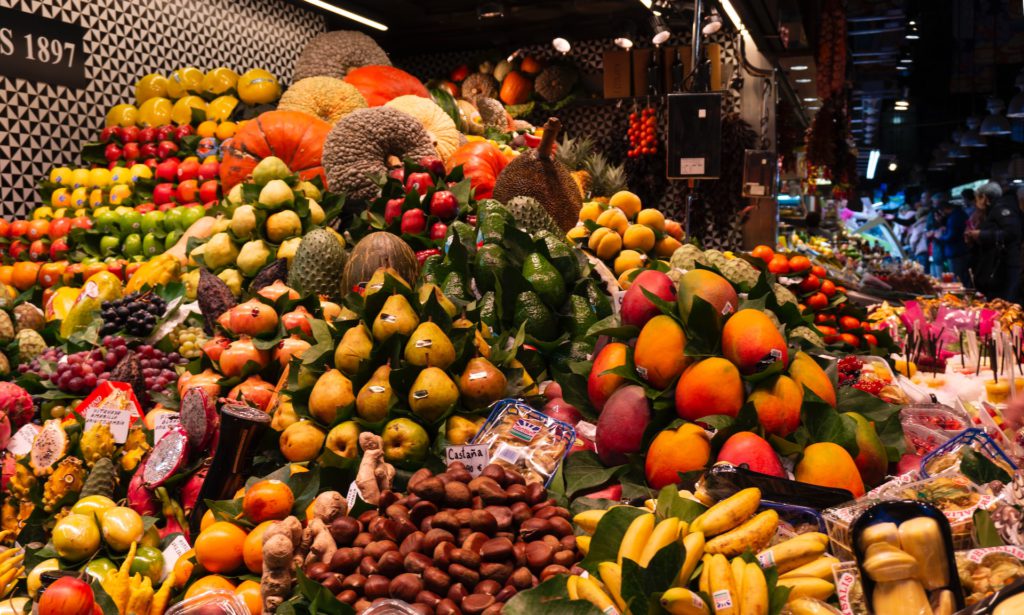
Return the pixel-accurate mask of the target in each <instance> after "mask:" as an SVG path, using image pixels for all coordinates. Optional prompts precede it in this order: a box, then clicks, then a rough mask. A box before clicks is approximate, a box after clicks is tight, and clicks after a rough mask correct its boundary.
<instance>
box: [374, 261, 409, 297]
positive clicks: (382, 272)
mask: <svg viewBox="0 0 1024 615" xmlns="http://www.w3.org/2000/svg"><path fill="white" fill-rule="evenodd" d="M389 275H390V276H391V277H393V278H395V279H396V280H398V281H399V283H401V284H402V286H404V287H406V288H409V289H410V290H411V287H410V286H409V283H408V282H406V281H405V278H403V277H402V274H400V273H398V270H397V269H395V268H394V267H380V268H379V269H377V271H374V272H373V275H372V276H370V279H369V281H367V282H366V288H365V289H364V290H363V297H364V298H365V297H369V296H370V295H372V294H374V293H376V292H379V291H380V289H381V287H383V286H384V280H386V279H387V276H389Z"/></svg>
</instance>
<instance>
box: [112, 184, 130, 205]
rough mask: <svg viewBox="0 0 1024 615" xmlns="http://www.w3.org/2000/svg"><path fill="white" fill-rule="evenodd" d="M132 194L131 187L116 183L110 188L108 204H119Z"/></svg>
mask: <svg viewBox="0 0 1024 615" xmlns="http://www.w3.org/2000/svg"><path fill="white" fill-rule="evenodd" d="M131 195H132V189H131V188H130V187H129V186H127V185H125V184H118V185H116V186H113V187H112V188H111V189H110V204H111V205H120V204H121V203H123V202H124V201H125V199H128V198H129V197H131Z"/></svg>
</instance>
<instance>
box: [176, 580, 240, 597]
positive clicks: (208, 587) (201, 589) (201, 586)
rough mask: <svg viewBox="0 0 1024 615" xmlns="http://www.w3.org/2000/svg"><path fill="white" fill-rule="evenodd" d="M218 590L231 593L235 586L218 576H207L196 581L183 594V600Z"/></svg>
mask: <svg viewBox="0 0 1024 615" xmlns="http://www.w3.org/2000/svg"><path fill="white" fill-rule="evenodd" d="M218 590H223V591H229V592H233V591H235V584H234V583H232V582H231V581H229V580H227V579H225V578H224V577H222V576H220V575H218V574H211V575H209V576H205V577H202V578H200V579H196V582H195V583H193V584H192V585H191V586H190V587H189V588H188V591H187V592H185V598H191V597H192V596H198V595H199V594H202V593H206V592H212V591H218Z"/></svg>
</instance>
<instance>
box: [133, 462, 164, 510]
mask: <svg viewBox="0 0 1024 615" xmlns="http://www.w3.org/2000/svg"><path fill="white" fill-rule="evenodd" d="M145 470H146V464H145V463H143V464H142V465H141V466H139V469H138V470H136V471H135V474H134V475H133V476H132V480H131V482H130V483H128V507H129V508H131V509H132V510H134V511H135V512H137V513H139V514H140V515H148V516H150V517H155V516H156V515H157V514H158V513H159V512H160V504H159V502H157V498H156V495H155V494H154V493H153V491H152V490H151V489H149V488H147V487H146V483H145V481H144V480H143V473H144V472H145Z"/></svg>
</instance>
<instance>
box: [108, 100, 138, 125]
mask: <svg viewBox="0 0 1024 615" xmlns="http://www.w3.org/2000/svg"><path fill="white" fill-rule="evenodd" d="M138 120H139V110H138V109H136V108H135V105H128V104H123V105H114V106H113V107H111V108H110V111H107V118H106V124H105V125H106V126H134V125H135V123H136V122H137V121H138Z"/></svg>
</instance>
